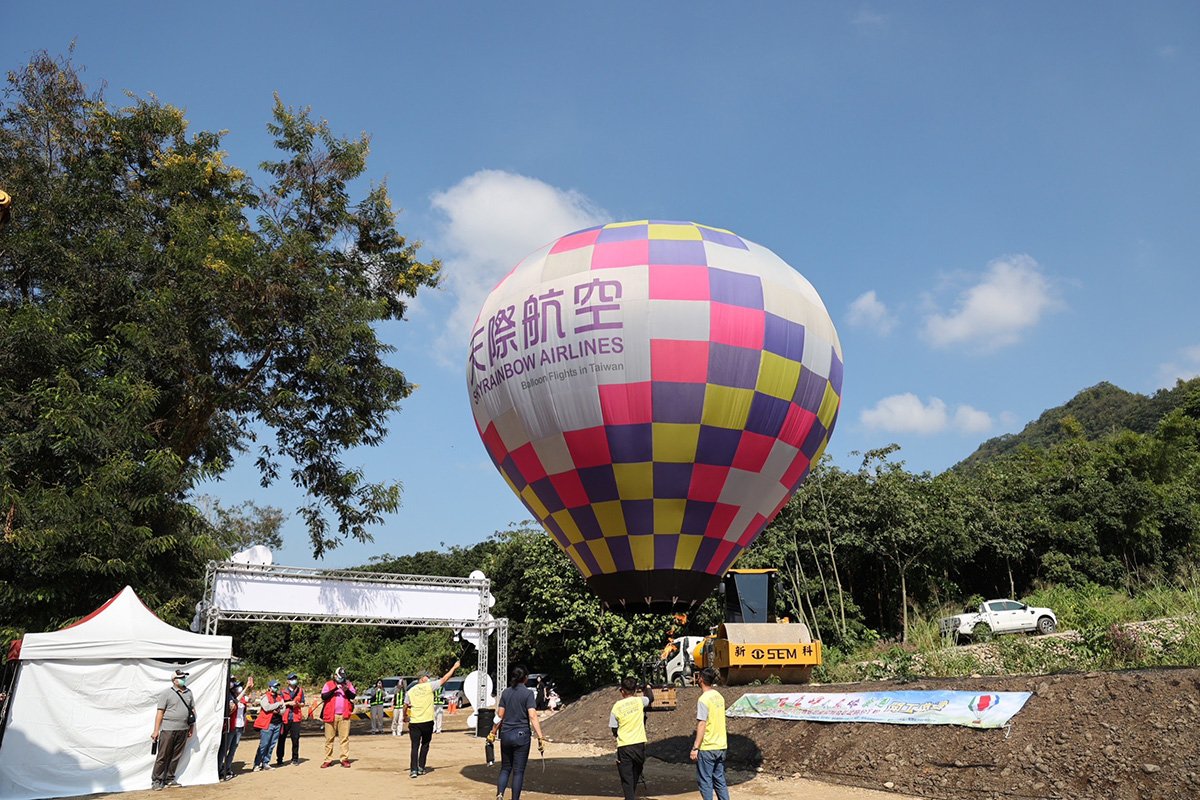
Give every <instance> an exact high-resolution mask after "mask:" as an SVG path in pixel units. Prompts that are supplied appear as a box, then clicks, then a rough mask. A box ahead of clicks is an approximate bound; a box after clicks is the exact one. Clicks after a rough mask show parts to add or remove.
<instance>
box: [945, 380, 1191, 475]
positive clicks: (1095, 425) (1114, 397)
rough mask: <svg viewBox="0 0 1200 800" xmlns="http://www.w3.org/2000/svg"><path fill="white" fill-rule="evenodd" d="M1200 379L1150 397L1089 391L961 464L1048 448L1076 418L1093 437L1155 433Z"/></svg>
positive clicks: (1103, 388)
mask: <svg viewBox="0 0 1200 800" xmlns="http://www.w3.org/2000/svg"><path fill="white" fill-rule="evenodd" d="M1197 386H1200V378H1193V379H1191V380H1190V381H1179V382H1178V383H1177V384H1176V385H1175V386H1174V387H1173V388H1170V389H1159V390H1158V391H1157V392H1155V393H1154V394H1152V395H1150V396H1146V395H1144V394H1136V393H1134V392H1127V391H1125V390H1124V389H1122V388H1120V387H1119V386H1113V385H1112V384H1111V383H1108V382H1107V381H1105V382H1102V383H1098V384H1096V385H1095V386H1091V387H1089V388H1087V389H1084V390H1083V391H1081V392H1080V393H1079V394H1077V395H1075V396H1074V397H1072V398H1071V399H1070V400H1068V401H1067V402H1066V403H1063V404H1062V405H1061V406H1055V407H1054V408H1050V409H1047V410H1046V411H1043V412H1042V414H1041V416H1039V417H1038V418H1037V419H1036V420H1034V421H1033V422H1030V423H1029V424H1028V425H1026V426H1025V427H1024V428H1023V429H1022V430H1021V432H1020V433H1006V434H1004V435H1003V436H996V437H994V438H992V439H988V440H987V441H986V442H984V443H983V444H981V445H979V447H978V449H976V450H975V452H974V453H972V454H971V455H969V456H967V457H966V458H965V459H963V460H962V461H961V462H960V463H959V464H958V465H957V466H958V468H960V469H962V468H967V469H969V468H971V467H976V466H978V465H979V464H982V463H984V462H986V461H990V460H992V459H995V458H997V457H999V456H1002V455H1005V454H1007V453H1013V452H1015V451H1016V450H1018V449H1019V448H1021V447H1022V446H1029V447H1048V446H1050V445H1053V444H1057V443H1059V442H1061V441H1063V440H1064V439H1065V438H1066V437H1067V434H1066V433H1065V432H1064V429H1063V426H1062V421H1063V420H1064V419H1066V418H1067V417H1072V418H1073V419H1074V420H1075V421H1076V422H1078V423H1079V425H1080V427H1081V428H1082V430H1083V433H1084V435H1085V436H1087V438H1089V439H1098V438H1099V437H1101V436H1104V435H1106V434H1109V433H1115V432H1117V431H1121V430H1130V431H1134V432H1135V433H1149V432H1150V431H1152V430H1154V426H1155V425H1157V424H1158V421H1159V420H1161V419H1162V418H1163V417H1164V416H1166V414H1167V412H1169V411H1171V410H1172V409H1174V408H1178V407H1179V406H1180V405H1181V404H1182V403H1184V402H1185V401H1186V400H1187V398H1188V397H1189V396H1190V394H1191V393H1192V392H1194V391H1195V389H1196V387H1197Z"/></svg>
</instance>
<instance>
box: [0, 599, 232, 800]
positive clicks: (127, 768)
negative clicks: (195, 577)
mask: <svg viewBox="0 0 1200 800" xmlns="http://www.w3.org/2000/svg"><path fill="white" fill-rule="evenodd" d="M232 649H233V644H232V640H231V639H230V638H229V637H228V636H203V635H200V634H195V633H188V632H187V631H183V630H180V629H179V628H175V627H172V626H171V625H168V624H167V623H165V622H163V621H162V620H161V619H159V618H158V617H157V616H155V615H154V612H152V611H151V610H150V609H148V608H147V607H146V606H145V605H144V604H143V603H142V601H141V600H139V599H138V596H137V594H136V593H135V592H134V591H133V589H131V588H130V587H128V586H126V587H125V588H124V589H123V590H122V591H121V592H120V593H119V594H117V595H116V596H115V597H113V598H112V599H111V600H109V601H108V602H107V603H105V604H104V605H102V606H101V607H100V608H98V609H97V610H96V611H94V612H93V613H92V614H90V615H89V616H87V617H85V618H84V619H82V620H81V621H79V622H77V623H76V624H75V625H72V626H71V627H69V628H64V629H63V630H60V631H54V632H52V633H34V634H29V635H28V636H26V637H25V639H24V641H23V642H22V644H21V651H20V667H19V672H18V673H17V680H16V684H15V686H14V689H13V695H12V698H11V699H10V702H9V715H8V720H7V726H6V728H5V731H4V739H3V741H2V742H0V798H5V800H25V799H26V798H28V799H29V800H33V799H34V798H44V797H45V798H48V797H66V796H70V795H82V794H92V793H95V792H121V791H129V790H132V789H148V788H150V774H151V772H152V770H153V767H154V756H152V755H151V754H150V733H151V731H153V729H154V715H155V713H156V708H157V702H156V701H157V698H158V695H159V693H160V692H162V690H164V689H167V688H169V687H170V683H171V673H172V672H173V671H174V670H176V669H183V670H185V671H187V672H189V673H190V675H189V677H188V688H190V689H191V690H192V693H193V695H194V696H195V701H196V735H195V736H193V737H192V738H191V739H189V740H188V743H187V747H186V748H185V749H184V753H183V757H182V758H181V759H180V761H179V770H178V772H177V775H176V777H177V779H178V780H179V782H180V783H182V784H184V785H193V784H201V783H216V782H217V746H218V744H219V743H220V737H221V718H222V703H223V702H224V694H225V687H226V675H227V672H228V669H229V657H230V655H231V653H232Z"/></svg>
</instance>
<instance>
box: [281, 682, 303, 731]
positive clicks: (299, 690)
mask: <svg viewBox="0 0 1200 800" xmlns="http://www.w3.org/2000/svg"><path fill="white" fill-rule="evenodd" d="M293 700H299V701H300V707H299V708H292V707H291V706H290V705H287V706H284V709H283V724H284V725H287V724H288V723H289V722H299V721H300V720H302V719H304V687H303V686H297V687H296V688H295V689H293V688H292V687H290V686H289V687H288V688H286V689H284V690H283V702H285V703H291V702H292V701H293Z"/></svg>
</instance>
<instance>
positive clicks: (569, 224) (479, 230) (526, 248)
mask: <svg viewBox="0 0 1200 800" xmlns="http://www.w3.org/2000/svg"><path fill="white" fill-rule="evenodd" d="M431 202H432V205H433V207H434V209H436V210H437V211H439V212H441V213H442V215H443V217H444V219H443V222H442V227H441V232H440V233H439V235H438V236H437V245H438V246H439V248H440V250H441V252H443V253H444V254H445V255H444V256H443V259H442V279H443V286H444V287H445V288H446V290H447V291H449V292H450V294H451V295H453V297H454V310H453V311H452V312H451V314H450V317H449V319H448V320H447V326H446V330H445V331H444V332H443V333H442V335H441V336H440V337H439V338H438V340H437V343H436V350H437V354H438V355H439V357H441V358H442V359H443V360H445V361H446V362H447V363H450V364H454V365H457V364H458V362H459V360H460V359H459V355H460V354H461V353H465V351H466V346H467V341H468V340H469V338H470V327H471V325H472V323H474V321H475V317H476V315H477V314H478V313H479V307H480V306H481V305H483V300H484V298H486V297H487V295H488V292H490V291H491V290H492V289H493V288H494V287H495V285H496V284H497V283H499V282H500V279H501V278H503V277H504V276H505V275H506V274H508V272H509V270H511V269H512V268H513V267H514V266H516V264H517V262H519V261H520V260H521V259H522V258H524V257H525V256H527V255H529V254H530V253H532V252H533V251H534V250H537V249H538V248H539V247H541V246H542V245H544V244H546V243H547V242H550V241H553V240H554V239H556V238H558V237H559V236H563V235H565V234H568V233H571V232H572V231H576V230H579V229H580V228H587V227H590V226H592V225H596V224H599V223H600V222H603V221H606V220H607V214H606V213H605V212H604V210H603V209H601V208H599V207H597V206H596V205H595V204H594V203H593V202H592V201H591V200H589V199H588V198H587V197H586V196H585V195H583V194H581V193H579V192H577V191H574V190H566V189H559V188H557V187H555V186H551V185H550V184H548V183H545V182H543V181H540V180H538V179H536V178H530V177H526V176H525V175H517V174H514V173H512V172H504V171H501V170H481V171H479V172H476V173H475V174H474V175H469V176H467V177H466V178H463V179H462V180H461V181H459V182H458V183H457V184H455V185H454V186H451V187H450V188H449V189H447V190H445V191H444V192H438V193H437V194H435V195H434V196H433V198H432V201H431Z"/></svg>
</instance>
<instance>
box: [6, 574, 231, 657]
mask: <svg viewBox="0 0 1200 800" xmlns="http://www.w3.org/2000/svg"><path fill="white" fill-rule="evenodd" d="M232 653H233V640H232V639H231V638H230V637H228V636H205V635H203V634H199V633H190V632H188V631H185V630H180V629H179V628H176V627H174V626H172V625H168V624H167V623H165V622H163V621H162V620H161V619H159V618H158V617H157V616H156V615H155V614H154V612H153V611H151V610H150V609H149V608H146V604H145V603H143V602H142V601H141V599H140V598H139V597H138V596H137V593H136V592H134V591H133V589H132V588H131V587H129V586H126V587H125V588H124V589H122V590H121V591H120V592H118V593H117V595H116V596H114V597H113V598H112V599H111V600H109V601H108V602H107V603H105V604H104V605H102V606H100V608H98V609H96V610H95V611H93V612H92V613H91V614H89V615H88V616H86V617H84V618H83V619H81V620H80V621H79V622H77V623H75V624H74V625H72V626H70V627H68V628H63V629H62V630H60V631H53V632H51V633H30V634H27V635H26V636H25V639H24V641H23V642H22V644H21V660H22V661H44V660H51V659H84V658H86V659H115V658H158V659H161V658H180V659H196V658H221V659H227V658H229V657H230V655H232Z"/></svg>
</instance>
